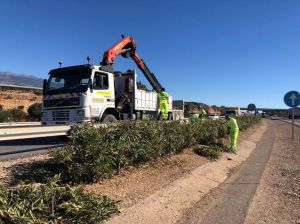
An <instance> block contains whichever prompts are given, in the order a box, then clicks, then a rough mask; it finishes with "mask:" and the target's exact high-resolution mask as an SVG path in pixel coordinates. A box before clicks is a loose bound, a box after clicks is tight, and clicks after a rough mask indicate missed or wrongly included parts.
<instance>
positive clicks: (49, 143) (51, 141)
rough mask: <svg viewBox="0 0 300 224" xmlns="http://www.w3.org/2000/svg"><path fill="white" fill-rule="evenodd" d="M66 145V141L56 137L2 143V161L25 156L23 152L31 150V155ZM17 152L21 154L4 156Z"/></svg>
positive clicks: (0, 146)
mask: <svg viewBox="0 0 300 224" xmlns="http://www.w3.org/2000/svg"><path fill="white" fill-rule="evenodd" d="M65 143H66V141H64V140H63V139H61V138H59V137H55V136H53V137H41V138H27V139H18V140H8V141H0V160H1V159H2V160H3V159H10V158H15V157H20V156H24V153H21V152H22V151H28V150H31V151H32V152H31V154H34V153H41V151H47V149H48V148H51V147H57V146H59V145H62V144H65ZM15 152H19V153H18V155H13V156H12V155H9V156H7V155H3V154H6V153H15ZM27 154H28V153H27Z"/></svg>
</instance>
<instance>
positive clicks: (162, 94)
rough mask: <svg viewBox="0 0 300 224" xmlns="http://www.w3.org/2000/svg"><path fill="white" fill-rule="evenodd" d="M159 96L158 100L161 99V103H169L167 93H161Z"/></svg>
mask: <svg viewBox="0 0 300 224" xmlns="http://www.w3.org/2000/svg"><path fill="white" fill-rule="evenodd" d="M157 95H158V99H159V101H160V102H162V101H164V100H165V101H167V100H168V99H169V95H168V93H167V92H165V91H161V92H159V93H158V94H157Z"/></svg>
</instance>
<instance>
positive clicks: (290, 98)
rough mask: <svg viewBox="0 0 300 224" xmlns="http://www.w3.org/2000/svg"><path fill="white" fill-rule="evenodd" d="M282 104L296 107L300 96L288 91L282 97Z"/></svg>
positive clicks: (299, 101)
mask: <svg viewBox="0 0 300 224" xmlns="http://www.w3.org/2000/svg"><path fill="white" fill-rule="evenodd" d="M284 103H285V104H286V105H288V106H289V107H297V106H299V104H300V94H299V93H298V92H297V91H290V92H288V93H286V94H285V96H284Z"/></svg>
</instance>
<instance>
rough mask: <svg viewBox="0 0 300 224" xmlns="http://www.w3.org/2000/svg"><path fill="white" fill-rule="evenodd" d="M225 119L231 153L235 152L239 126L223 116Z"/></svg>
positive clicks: (234, 121)
mask: <svg viewBox="0 0 300 224" xmlns="http://www.w3.org/2000/svg"><path fill="white" fill-rule="evenodd" d="M225 119H226V120H227V125H228V127H229V128H230V139H231V151H232V152H236V151H237V138H238V134H239V126H238V124H237V122H236V119H234V118H232V117H229V116H228V115H225Z"/></svg>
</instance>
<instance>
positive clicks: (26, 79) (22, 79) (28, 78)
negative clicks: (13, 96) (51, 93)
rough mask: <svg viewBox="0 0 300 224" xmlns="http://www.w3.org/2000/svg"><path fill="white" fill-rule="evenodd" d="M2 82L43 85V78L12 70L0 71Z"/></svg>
mask: <svg viewBox="0 0 300 224" xmlns="http://www.w3.org/2000/svg"><path fill="white" fill-rule="evenodd" d="M0 84H5V85H18V86H31V87H40V88H41V87H42V86H43V79H41V78H37V77H35V76H32V75H23V74H15V73H12V72H0Z"/></svg>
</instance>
